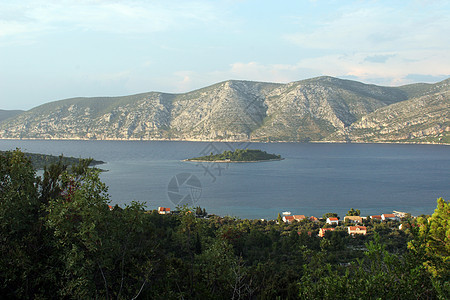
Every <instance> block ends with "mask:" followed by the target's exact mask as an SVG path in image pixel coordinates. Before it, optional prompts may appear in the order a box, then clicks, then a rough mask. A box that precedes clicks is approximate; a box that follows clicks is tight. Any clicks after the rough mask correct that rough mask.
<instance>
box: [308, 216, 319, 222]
mask: <svg viewBox="0 0 450 300" xmlns="http://www.w3.org/2000/svg"><path fill="white" fill-rule="evenodd" d="M309 220H310V221H311V222H319V219H317V218H316V217H314V216H311V217H309Z"/></svg>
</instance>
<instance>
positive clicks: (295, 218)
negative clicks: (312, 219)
mask: <svg viewBox="0 0 450 300" xmlns="http://www.w3.org/2000/svg"><path fill="white" fill-rule="evenodd" d="M293 217H294V220H295V221H299V222H300V221H301V220H304V219H306V217H305V216H304V215H293Z"/></svg>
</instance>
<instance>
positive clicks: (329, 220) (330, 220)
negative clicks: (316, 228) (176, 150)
mask: <svg viewBox="0 0 450 300" xmlns="http://www.w3.org/2000/svg"><path fill="white" fill-rule="evenodd" d="M327 224H330V225H333V224H334V225H339V219H338V218H335V217H329V218H327Z"/></svg>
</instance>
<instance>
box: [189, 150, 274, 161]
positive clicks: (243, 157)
mask: <svg viewBox="0 0 450 300" xmlns="http://www.w3.org/2000/svg"><path fill="white" fill-rule="evenodd" d="M274 159H281V156H280V155H276V154H269V153H267V152H266V151H261V150H251V149H236V150H234V151H229V150H226V151H224V152H223V153H221V154H213V153H211V154H210V155H206V156H201V157H195V158H191V159H189V160H200V161H264V160H274Z"/></svg>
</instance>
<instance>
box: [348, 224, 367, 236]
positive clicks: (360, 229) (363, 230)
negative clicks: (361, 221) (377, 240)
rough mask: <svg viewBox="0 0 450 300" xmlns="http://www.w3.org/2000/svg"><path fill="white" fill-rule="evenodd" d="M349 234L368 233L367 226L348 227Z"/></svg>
mask: <svg viewBox="0 0 450 300" xmlns="http://www.w3.org/2000/svg"><path fill="white" fill-rule="evenodd" d="M347 229H348V234H351V235H355V234H362V235H366V234H367V227H366V226H349V227H347Z"/></svg>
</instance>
